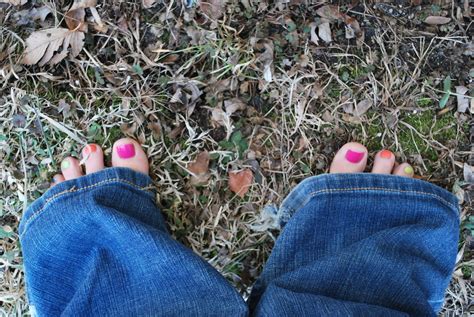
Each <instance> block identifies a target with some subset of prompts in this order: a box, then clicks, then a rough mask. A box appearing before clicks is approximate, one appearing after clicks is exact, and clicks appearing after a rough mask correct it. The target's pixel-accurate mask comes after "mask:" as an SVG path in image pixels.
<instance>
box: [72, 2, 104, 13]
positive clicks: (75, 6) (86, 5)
mask: <svg viewBox="0 0 474 317" xmlns="http://www.w3.org/2000/svg"><path fill="white" fill-rule="evenodd" d="M96 5H97V0H74V3H73V4H72V6H71V8H69V11H73V10H77V9H85V8H93V7H95V6H96Z"/></svg>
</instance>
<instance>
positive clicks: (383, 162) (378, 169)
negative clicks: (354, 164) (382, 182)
mask: <svg viewBox="0 0 474 317" xmlns="http://www.w3.org/2000/svg"><path fill="white" fill-rule="evenodd" d="M394 164H395V155H393V153H392V152H390V151H389V150H382V151H380V152H378V153H377V155H375V160H374V166H373V167H372V173H375V174H390V173H392V170H393V165H394Z"/></svg>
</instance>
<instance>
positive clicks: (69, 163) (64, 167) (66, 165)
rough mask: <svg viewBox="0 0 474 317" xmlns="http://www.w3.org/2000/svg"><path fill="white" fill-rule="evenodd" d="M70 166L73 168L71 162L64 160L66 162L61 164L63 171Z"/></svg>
mask: <svg viewBox="0 0 474 317" xmlns="http://www.w3.org/2000/svg"><path fill="white" fill-rule="evenodd" d="M69 166H71V162H69V160H64V161H63V162H62V163H61V168H63V169H68V168H69Z"/></svg>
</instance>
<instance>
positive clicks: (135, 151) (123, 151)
mask: <svg viewBox="0 0 474 317" xmlns="http://www.w3.org/2000/svg"><path fill="white" fill-rule="evenodd" d="M112 166H113V167H127V168H131V169H133V170H134V171H136V172H140V173H143V174H146V175H148V158H147V156H146V154H145V151H143V148H142V147H141V145H140V144H139V143H138V142H137V141H135V140H132V139H130V138H124V139H120V140H118V141H116V142H115V143H114V146H113V150H112Z"/></svg>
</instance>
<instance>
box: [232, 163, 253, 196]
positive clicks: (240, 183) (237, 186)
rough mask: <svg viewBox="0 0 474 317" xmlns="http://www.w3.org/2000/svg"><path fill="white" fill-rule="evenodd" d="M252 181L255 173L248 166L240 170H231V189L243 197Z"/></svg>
mask: <svg viewBox="0 0 474 317" xmlns="http://www.w3.org/2000/svg"><path fill="white" fill-rule="evenodd" d="M252 183H253V173H252V170H250V169H248V168H246V169H244V170H242V171H239V172H229V189H230V190H231V191H233V192H234V193H236V194H237V195H238V196H240V197H241V198H244V196H245V194H246V193H247V192H248V191H249V188H250V186H251V185H252Z"/></svg>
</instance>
